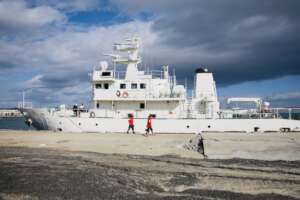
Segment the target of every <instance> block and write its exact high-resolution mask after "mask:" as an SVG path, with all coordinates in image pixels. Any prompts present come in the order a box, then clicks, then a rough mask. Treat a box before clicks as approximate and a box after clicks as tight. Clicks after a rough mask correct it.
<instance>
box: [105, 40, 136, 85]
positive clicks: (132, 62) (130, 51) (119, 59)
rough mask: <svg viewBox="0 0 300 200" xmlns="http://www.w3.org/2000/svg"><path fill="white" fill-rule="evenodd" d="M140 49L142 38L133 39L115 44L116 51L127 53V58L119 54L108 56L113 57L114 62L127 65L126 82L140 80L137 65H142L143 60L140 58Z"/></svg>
mask: <svg viewBox="0 0 300 200" xmlns="http://www.w3.org/2000/svg"><path fill="white" fill-rule="evenodd" d="M139 47H140V38H138V37H133V38H128V39H126V40H125V42H124V43H115V44H114V50H115V51H117V52H121V53H124V52H125V53H127V55H125V56H121V55H119V54H106V55H108V56H111V57H112V62H113V63H115V64H117V63H120V64H126V65H127V69H126V75H125V79H126V80H135V79H137V78H138V67H137V65H138V64H139V63H141V58H140V57H139V55H138V53H139Z"/></svg>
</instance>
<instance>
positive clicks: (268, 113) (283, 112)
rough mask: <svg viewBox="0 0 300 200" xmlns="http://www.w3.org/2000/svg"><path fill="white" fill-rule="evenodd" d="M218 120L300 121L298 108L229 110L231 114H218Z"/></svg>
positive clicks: (299, 109)
mask: <svg viewBox="0 0 300 200" xmlns="http://www.w3.org/2000/svg"><path fill="white" fill-rule="evenodd" d="M218 114H219V118H222V119H224V118H225V119H228V118H234V119H274V118H275V119H280V118H281V119H282V118H284V119H299V120H300V108H297V107H288V108H268V109H265V110H261V111H257V110H251V109H249V110H242V109H231V113H228V112H227V113H226V112H224V113H223V112H222V111H221V112H219V113H218Z"/></svg>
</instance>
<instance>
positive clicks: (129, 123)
mask: <svg viewBox="0 0 300 200" xmlns="http://www.w3.org/2000/svg"><path fill="white" fill-rule="evenodd" d="M130 129H131V130H132V133H133V134H134V119H133V115H132V114H131V115H130V116H129V119H128V130H127V133H129V130H130Z"/></svg>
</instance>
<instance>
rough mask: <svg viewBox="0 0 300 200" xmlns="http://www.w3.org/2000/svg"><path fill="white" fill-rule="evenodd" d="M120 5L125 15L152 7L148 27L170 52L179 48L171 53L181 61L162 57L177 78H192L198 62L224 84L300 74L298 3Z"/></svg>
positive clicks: (268, 0)
mask: <svg viewBox="0 0 300 200" xmlns="http://www.w3.org/2000/svg"><path fill="white" fill-rule="evenodd" d="M118 5H119V9H121V10H123V12H126V13H127V14H130V13H137V12H138V11H143V10H152V11H153V12H154V13H155V14H156V15H157V18H156V20H155V22H154V23H153V26H152V31H154V32H155V33H157V34H158V36H159V41H160V42H161V43H162V44H163V45H165V46H167V47H168V48H169V49H170V51H171V50H172V49H173V50H174V49H176V53H178V52H180V50H182V54H180V55H174V57H181V60H180V59H174V60H172V58H166V59H168V60H169V63H170V65H171V66H172V65H173V66H175V67H176V68H177V71H178V72H180V73H179V76H182V75H184V76H191V71H193V70H192V69H195V68H197V67H198V66H199V65H200V64H203V65H206V66H207V67H208V68H209V69H210V70H212V71H213V72H214V73H215V75H216V77H217V82H218V83H220V84H222V85H228V84H234V83H240V82H243V81H252V80H263V79H271V78H275V77H280V76H286V75H296V74H300V66H299V65H300V59H299V55H300V25H299V21H300V12H299V10H300V1H297V0H287V1H282V0H252V1H239V0H227V1H221V0H210V1H201V0H194V1H192V0H188V1H181V0H173V1H163V2H161V1H138V2H137V1H123V2H122V3H118ZM191 48H192V49H193V51H194V54H193V55H189V56H187V55H186V54H185V51H186V49H191ZM197 52H199V53H198V54H197ZM162 58H163V55H162V56H161V57H160V59H162ZM161 62H162V63H163V60H161ZM186 66H189V67H186ZM179 78H180V77H179Z"/></svg>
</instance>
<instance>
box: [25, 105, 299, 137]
mask: <svg viewBox="0 0 300 200" xmlns="http://www.w3.org/2000/svg"><path fill="white" fill-rule="evenodd" d="M21 112H23V113H24V114H25V118H27V119H29V118H30V119H31V120H32V125H33V126H34V127H35V128H37V129H39V130H52V131H63V132H99V133H119V132H123V133H124V132H126V131H127V128H128V119H126V118H98V117H96V118H91V117H89V115H85V116H84V115H83V116H82V117H75V116H66V115H57V114H55V112H49V110H47V109H22V110H21ZM146 123H147V119H145V118H138V119H135V132H136V133H145V129H146ZM153 129H154V132H155V133H197V132H204V131H205V132H206V131H207V132H267V131H282V130H286V131H299V130H300V121H298V120H289V119H280V118H276V119H275V118H274V119H161V118H156V119H154V120H153Z"/></svg>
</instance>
